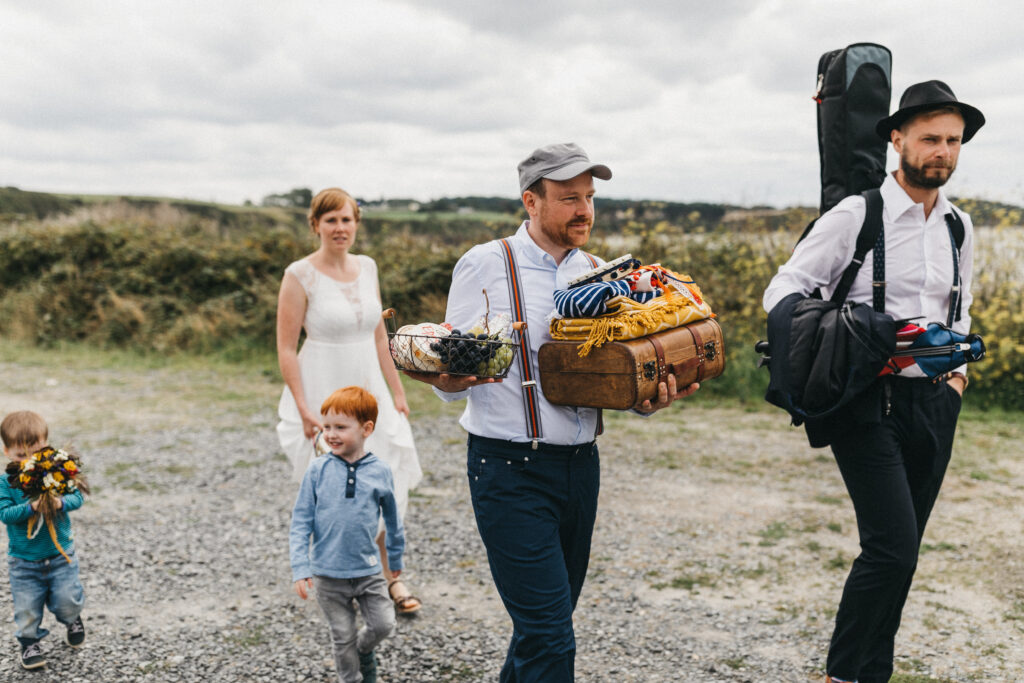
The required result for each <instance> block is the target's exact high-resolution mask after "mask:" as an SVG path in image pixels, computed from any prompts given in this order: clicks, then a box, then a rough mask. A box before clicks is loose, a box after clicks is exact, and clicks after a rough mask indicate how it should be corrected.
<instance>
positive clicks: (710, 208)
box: [0, 187, 1024, 236]
mask: <svg viewBox="0 0 1024 683" xmlns="http://www.w3.org/2000/svg"><path fill="white" fill-rule="evenodd" d="M307 196H308V190H302V189H301V188H299V189H296V190H293V191H292V192H290V193H286V194H282V195H270V196H269V197H268V199H271V198H272V199H273V200H274V201H269V202H268V201H265V202H264V205H263V206H254V205H251V204H247V205H245V206H239V205H230V204H216V203H211V202H201V201H195V200H188V199H175V198H167V197H133V196H117V195H76V194H50V193H44V192H28V191H24V190H19V189H18V188H16V187H5V188H0V221H12V220H14V221H18V220H32V219H37V220H38V219H43V218H48V217H52V216H57V215H65V214H70V213H72V212H74V211H76V210H78V209H82V208H84V207H90V206H96V205H102V204H114V203H118V204H123V205H127V206H130V207H134V208H139V209H144V210H145V209H152V208H154V207H158V206H159V207H170V208H172V209H174V210H178V211H182V212H185V213H187V214H189V215H192V216H194V217H196V218H197V219H199V220H205V221H211V222H213V223H216V224H217V225H218V226H219V227H220V228H221V229H223V230H229V231H230V230H232V229H236V228H246V227H267V228H269V227H281V226H289V227H291V228H292V229H295V230H305V226H306V218H305V214H306V206H288V205H286V204H287V203H288V202H287V201H281V199H282V198H292V199H294V198H295V197H301V198H303V199H305V198H306V197H307ZM954 201H956V202H957V205H958V206H960V207H961V208H962V209H964V210H965V211H967V212H968V213H970V214H971V217H972V218H973V220H974V223H975V224H976V225H986V226H1000V225H1002V226H1006V225H1024V208H1022V207H1020V206H1015V205H1012V204H1006V203H1002V202H992V201H988V200H984V199H971V198H955V199H954ZM360 205H361V206H362V207H363V209H364V211H365V216H364V219H365V220H366V222H367V223H368V224H370V225H374V224H375V223H378V222H381V221H384V222H387V223H388V224H389V225H391V226H392V227H394V225H395V224H398V225H399V227H401V226H402V225H404V226H405V229H409V230H412V231H414V232H419V231H424V230H425V231H426V232H436V226H435V227H434V228H433V229H432V228H430V227H426V226H425V225H424V224H425V223H428V222H429V223H438V222H440V223H442V224H444V225H445V226H446V228H445V229H442V230H441V232H442V233H444V232H446V231H447V229H449V228H452V226H453V225H458V224H459V223H461V222H464V221H472V222H488V223H491V224H496V225H509V224H515V223H518V222H519V221H520V220H522V219H523V218H524V217H525V214H524V212H523V209H522V204H521V203H520V201H519V199H518V198H509V197H475V196H470V197H442V198H440V199H434V200H431V201H428V202H420V201H416V200H413V199H401V198H392V199H379V200H373V201H363V200H360ZM597 210H598V215H599V217H600V218H599V220H598V222H597V225H596V229H597V231H598V232H599V233H600V232H608V231H615V232H617V231H620V230H622V229H627V230H628V229H629V227H630V226H631V225H636V224H640V225H654V224H657V223H661V222H665V223H668V224H670V225H673V226H677V227H681V228H683V229H684V230H692V229H701V230H709V229H713V228H715V227H719V226H722V227H725V228H727V229H732V230H745V229H755V228H756V229H765V228H767V229H796V228H797V227H802V225H804V224H806V222H807V221H808V220H810V219H811V218H813V217H814V216H816V215H817V210H816V209H815V208H813V207H792V208H787V209H777V208H772V207H767V206H754V207H742V206H736V205H732V204H715V203H710V202H668V201H659V200H653V199H642V200H633V199H614V198H606V197H598V198H597ZM464 227H466V226H464ZM458 232H460V234H461V236H465V234H464V233H463V232H462V231H461V230H458Z"/></svg>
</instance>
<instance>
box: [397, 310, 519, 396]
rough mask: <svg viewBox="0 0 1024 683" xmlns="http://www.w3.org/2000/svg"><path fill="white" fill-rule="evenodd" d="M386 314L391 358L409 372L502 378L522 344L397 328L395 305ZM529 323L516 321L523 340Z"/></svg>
mask: <svg viewBox="0 0 1024 683" xmlns="http://www.w3.org/2000/svg"><path fill="white" fill-rule="evenodd" d="M382 316H383V318H384V321H385V325H386V326H387V330H388V347H389V348H390V350H391V360H392V361H394V363H395V367H396V368H398V369H399V370H403V371H407V372H419V373H424V374H429V375H440V374H442V373H444V374H448V375H459V376H474V377H479V378H481V379H484V378H493V379H502V378H503V377H505V375H507V374H508V371H509V368H511V367H512V363H513V362H514V361H515V355H516V351H517V350H518V349H519V345H520V342H519V341H515V340H513V339H491V338H484V339H480V338H474V337H471V336H470V335H469V334H465V335H462V336H454V335H447V336H445V335H443V334H441V333H438V334H436V335H431V334H407V333H404V332H398V331H397V330H396V329H395V328H396V326H397V323H396V321H395V309H393V308H389V309H387V310H386V311H384V313H383V314H382ZM525 327H526V324H525V323H514V324H513V325H512V328H513V330H514V332H515V336H516V337H517V338H519V339H520V340H521V339H522V330H523V329H525ZM456 331H458V330H456Z"/></svg>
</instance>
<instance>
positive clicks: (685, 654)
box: [0, 356, 1024, 683]
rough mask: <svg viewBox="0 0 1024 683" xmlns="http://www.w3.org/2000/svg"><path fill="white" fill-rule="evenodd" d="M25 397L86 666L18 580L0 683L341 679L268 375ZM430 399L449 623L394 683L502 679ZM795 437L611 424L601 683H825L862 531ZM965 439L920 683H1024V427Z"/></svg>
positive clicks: (3, 602)
mask: <svg viewBox="0 0 1024 683" xmlns="http://www.w3.org/2000/svg"><path fill="white" fill-rule="evenodd" d="M8 357H9V356H8ZM0 376H2V377H4V380H5V381H4V386H3V388H0V412H3V413H6V412H8V411H10V410H14V409H22V408H29V409H34V410H37V411H39V412H41V413H42V414H43V415H44V416H46V417H47V419H48V420H49V421H50V424H51V435H52V436H53V437H54V439H53V441H54V442H55V443H58V444H63V443H66V442H67V441H70V442H72V443H73V444H74V445H75V446H76V447H77V448H78V449H79V450H80V452H81V453H82V454H83V457H84V462H85V465H86V467H87V472H88V474H89V475H90V481H91V482H92V484H93V486H94V489H95V494H94V495H93V496H92V497H91V498H90V499H89V500H88V502H87V503H86V505H85V506H84V507H83V508H82V510H80V511H78V512H76V513H74V516H73V520H74V525H75V529H76V533H77V544H78V547H79V554H80V558H81V567H82V578H83V582H84V584H85V587H86V598H87V605H86V611H85V613H84V616H85V619H86V626H87V628H88V641H87V646H86V647H85V648H84V649H82V650H81V651H77V652H75V651H71V650H70V649H69V648H67V647H66V646H64V645H63V643H62V639H61V638H58V637H50V638H48V639H47V647H48V650H49V654H48V658H49V667H48V669H47V671H45V672H40V673H34V674H24V673H23V672H22V671H21V669H20V667H19V665H18V663H17V659H16V657H17V654H16V653H17V651H16V642H15V641H14V639H13V637H11V635H12V634H13V623H12V622H11V618H10V614H11V602H10V594H9V590H7V585H8V584H7V568H6V563H0V585H2V586H3V587H4V588H3V590H2V591H0V615H3V618H4V620H5V624H6V625H5V629H6V630H7V635H5V636H4V638H6V640H4V641H2V642H5V643H6V645H4V646H3V647H2V648H0V652H2V653H3V654H2V655H0V680H33V681H71V682H73V681H104V682H106V681H217V682H220V681H246V682H250V681H268V682H271V681H272V682H275V683H276V682H279V681H333V680H335V678H334V673H333V665H332V660H331V658H330V644H329V640H328V635H327V631H326V628H325V627H324V624H323V622H322V619H321V617H320V614H319V611H318V609H317V607H316V604H315V602H314V601H309V602H303V601H301V600H299V599H298V598H297V597H296V596H295V595H294V594H293V593H292V591H291V584H290V573H289V569H288V557H287V547H288V542H287V528H288V523H289V515H290V509H291V504H292V502H293V498H294V493H295V487H294V485H292V484H290V483H289V482H288V477H287V473H288V466H287V463H286V462H285V461H284V459H283V456H280V455H278V448H277V444H276V438H275V435H274V431H273V426H274V422H275V413H274V411H275V407H276V398H277V395H278V391H279V387H278V386H277V385H276V384H275V383H274V382H273V381H272V380H271V379H270V378H269V377H267V376H262V375H260V374H258V373H254V372H252V371H246V370H243V369H239V368H219V369H199V368H197V367H186V366H181V367H177V366H176V367H174V368H172V369H170V368H163V369H145V368H136V369H125V368H124V367H123V366H121V367H119V366H117V365H116V364H115V365H111V364H110V363H109V361H108V362H107V365H105V366H102V367H100V366H97V364H96V361H92V360H90V359H88V358H83V357H80V356H76V357H75V358H73V359H72V360H70V361H69V364H68V366H67V367H66V368H64V369H60V370H58V369H54V368H53V367H52V364H51V365H50V366H49V367H46V366H39V365H34V364H31V363H26V362H19V363H17V364H15V363H12V362H0ZM414 398H415V399H416V404H415V405H414V410H415V409H416V408H419V411H418V412H414V430H415V432H416V437H417V444H418V446H419V448H420V455H421V460H422V464H423V469H424V471H425V473H426V474H425V478H424V481H423V483H422V485H421V486H420V488H419V489H418V490H417V491H416V492H415V493H414V497H413V499H412V501H411V504H410V512H409V516H408V519H407V520H406V523H407V527H408V538H409V541H410V542H409V548H408V555H407V558H408V560H407V564H408V566H409V571H408V582H409V584H410V585H411V586H412V588H413V589H414V590H415V592H416V593H417V594H418V595H419V596H420V597H421V598H422V599H423V601H424V603H425V607H424V609H423V610H422V611H421V612H420V613H419V614H417V615H415V616H413V617H411V618H401V619H400V620H399V625H398V629H397V632H396V634H395V635H394V636H393V637H392V638H391V639H390V640H388V641H386V642H385V643H384V644H383V645H382V646H381V648H380V650H379V653H380V658H381V672H382V673H381V677H380V680H381V681H382V683H384V682H390V683H397V682H405V681H494V680H496V679H497V671H498V668H499V667H500V664H501V662H502V660H503V658H504V652H505V649H506V645H507V639H508V635H509V632H510V623H509V621H508V618H507V616H506V615H505V612H504V610H503V609H502V606H501V604H500V602H499V600H498V598H497V595H496V593H495V591H494V589H493V587H492V585H491V581H490V576H489V573H488V569H487V563H486V558H485V556H484V552H483V548H482V546H481V544H480V541H479V538H478V536H477V533H476V529H475V526H474V523H473V516H472V511H471V508H470V504H469V495H468V487H467V485H466V481H465V476H464V458H465V446H464V435H463V433H462V431H461V429H460V428H459V427H458V425H457V423H456V412H455V410H454V409H453V408H451V407H445V406H442V405H440V404H439V403H435V402H433V401H432V398H431V397H429V396H423V395H419V396H418V397H414ZM785 422H786V421H785V419H784V417H783V416H782V415H781V413H774V412H768V411H752V412H745V411H743V410H741V409H740V408H738V407H719V408H708V407H704V406H703V405H702V402H701V401H700V400H699V399H697V398H695V399H691V400H690V401H689V402H688V404H687V405H686V406H685V408H684V409H681V410H678V411H672V413H671V414H669V415H663V416H659V417H658V418H655V419H652V420H641V419H639V418H635V417H633V416H624V415H610V416H608V419H607V423H608V425H607V436H605V437H602V440H601V450H602V456H603V457H602V467H603V470H604V471H603V479H602V492H601V507H600V511H599V515H598V522H597V530H596V533H595V543H594V548H593V555H592V560H591V569H590V573H589V578H588V583H587V585H586V587H585V588H584V592H583V596H582V598H581V601H580V606H579V608H578V610H577V612H576V633H577V641H578V648H579V650H578V654H577V673H578V678H579V680H581V681H584V680H585V681H645V682H646V681H696V682H708V683H713V682H716V681H732V682H735V681H751V682H753V681H773V682H774V681H787V682H790V681H792V682H802V681H820V679H821V673H820V672H821V670H822V666H823V661H824V654H825V650H826V647H827V639H828V636H829V633H830V630H831V620H832V618H833V616H834V609H835V604H836V602H837V601H838V597H839V592H840V590H841V587H842V581H843V578H844V577H845V572H846V570H847V568H848V566H849V562H850V561H851V560H852V558H853V557H854V555H855V554H856V550H857V548H856V537H855V529H854V526H853V514H852V510H851V508H850V506H849V503H848V501H847V500H846V499H845V496H844V492H843V489H842V484H841V482H840V480H839V477H838V475H837V473H836V471H835V466H834V464H833V463H832V462H831V459H830V457H829V456H828V454H827V452H825V451H813V450H811V449H809V448H807V447H806V446H805V442H804V440H803V437H802V434H801V432H799V431H797V430H792V429H788V428H787V427H786V425H785ZM961 436H962V438H961V440H960V441H959V442H958V446H957V449H958V451H957V454H956V456H955V458H956V460H957V464H955V465H954V467H953V470H952V471H951V473H950V476H949V479H948V480H947V486H946V488H945V489H944V491H943V494H942V497H941V498H940V501H939V504H938V506H937V508H936V513H935V516H934V518H933V522H932V525H931V527H930V532H929V537H928V539H927V540H926V545H925V550H926V552H925V553H924V555H923V559H922V562H921V567H920V569H919V572H918V579H917V581H916V583H915V587H914V590H913V591H912V593H911V597H910V600H909V603H908V606H907V610H906V611H905V614H904V627H903V630H902V631H901V634H900V639H899V642H898V645H897V651H898V652H899V653H900V658H899V661H898V667H899V669H900V670H902V671H904V672H908V674H916V675H917V676H919V677H910V676H908V677H907V678H905V679H904V680H905V681H924V680H942V681H1019V680H1024V675H1022V674H1020V673H1018V672H1021V671H1024V551H1022V548H1021V544H1020V517H1019V512H1017V511H1019V510H1020V509H1021V507H1020V506H1021V504H1022V503H1024V468H1022V465H1021V463H1020V460H1019V457H1018V456H1017V453H1019V445H1018V444H1019V442H1020V439H1021V437H1022V436H1024V428H1022V421H1021V420H1020V419H1019V418H1014V419H1006V420H991V419H981V418H978V419H977V420H975V421H971V422H970V423H969V424H968V425H966V426H964V428H963V429H962V430H961ZM4 540H6V539H4ZM45 623H46V625H47V626H48V627H49V628H51V629H53V630H54V631H55V635H57V636H62V635H63V628H62V627H61V626H60V625H58V624H55V622H54V621H53V618H52V616H51V615H49V614H48V615H47V618H46V622H45ZM932 675H934V676H935V677H936V678H935V679H932V678H930V677H929V676H932Z"/></svg>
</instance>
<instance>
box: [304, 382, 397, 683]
mask: <svg viewBox="0 0 1024 683" xmlns="http://www.w3.org/2000/svg"><path fill="white" fill-rule="evenodd" d="M320 414H321V415H322V416H323V425H324V440H325V441H326V442H327V445H328V447H329V448H330V449H331V450H330V453H327V454H326V455H323V456H321V457H319V458H317V459H315V460H314V461H313V462H312V463H310V465H309V467H308V468H307V469H306V474H305V476H303V478H302V484H301V485H300V487H299V495H298V497H297V498H296V500H295V507H294V509H293V510H292V524H291V532H290V535H289V545H290V548H291V564H292V580H293V581H294V582H295V592H296V593H297V594H298V595H299V597H300V598H302V599H303V600H305V599H306V597H307V595H308V593H309V590H310V589H311V588H313V587H314V586H316V598H317V602H318V603H319V604H320V609H321V610H322V611H323V613H324V618H325V619H326V620H327V625H328V627H329V628H330V631H331V640H332V642H333V646H334V663H335V666H336V668H337V670H338V680H340V681H342V683H360V681H361V682H362V683H376V680H377V661H376V657H375V656H374V653H373V650H374V648H375V647H376V646H377V644H378V643H380V642H381V641H382V640H384V639H385V638H387V637H388V636H389V635H390V634H391V631H392V630H393V629H394V627H395V610H394V606H393V604H392V602H391V598H390V597H389V596H388V588H387V582H386V581H385V579H384V576H383V574H382V573H381V561H380V555H379V551H378V548H377V544H376V542H375V540H374V539H375V538H376V536H377V527H378V524H379V520H380V517H381V515H383V517H384V526H385V529H386V530H387V555H388V557H387V559H388V566H390V568H391V572H392V575H393V576H398V575H399V574H400V573H401V571H402V553H403V551H404V548H405V532H404V530H403V528H402V520H401V518H400V517H399V516H398V506H397V504H396V503H395V491H394V481H393V479H392V474H391V468H390V467H388V465H387V463H385V462H383V461H381V460H379V459H378V458H377V457H376V456H375V455H373V453H365V452H364V450H363V444H364V442H365V441H366V439H367V437H369V436H370V434H372V433H373V427H374V423H375V422H376V421H377V401H376V399H374V397H373V394H371V393H370V392H368V391H366V390H365V389H363V388H361V387H356V386H350V387H344V388H343V389H338V390H337V391H335V392H334V393H333V394H331V395H330V396H328V397H327V400H326V401H324V403H323V405H322V406H321V407H320ZM311 537H312V543H310V538H311ZM353 600H355V601H356V602H357V603H358V604H359V609H360V611H361V612H362V615H363V621H364V622H365V626H363V628H361V629H359V630H358V631H357V630H356V609H355V606H354V605H353Z"/></svg>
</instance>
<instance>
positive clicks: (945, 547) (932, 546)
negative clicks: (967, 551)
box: [921, 541, 956, 555]
mask: <svg viewBox="0 0 1024 683" xmlns="http://www.w3.org/2000/svg"><path fill="white" fill-rule="evenodd" d="M950 550H956V546H955V545H953V544H952V543H946V542H945V541H942V542H939V543H922V544H921V554H922V555H923V554H925V553H931V552H935V551H939V552H942V551H950Z"/></svg>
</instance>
